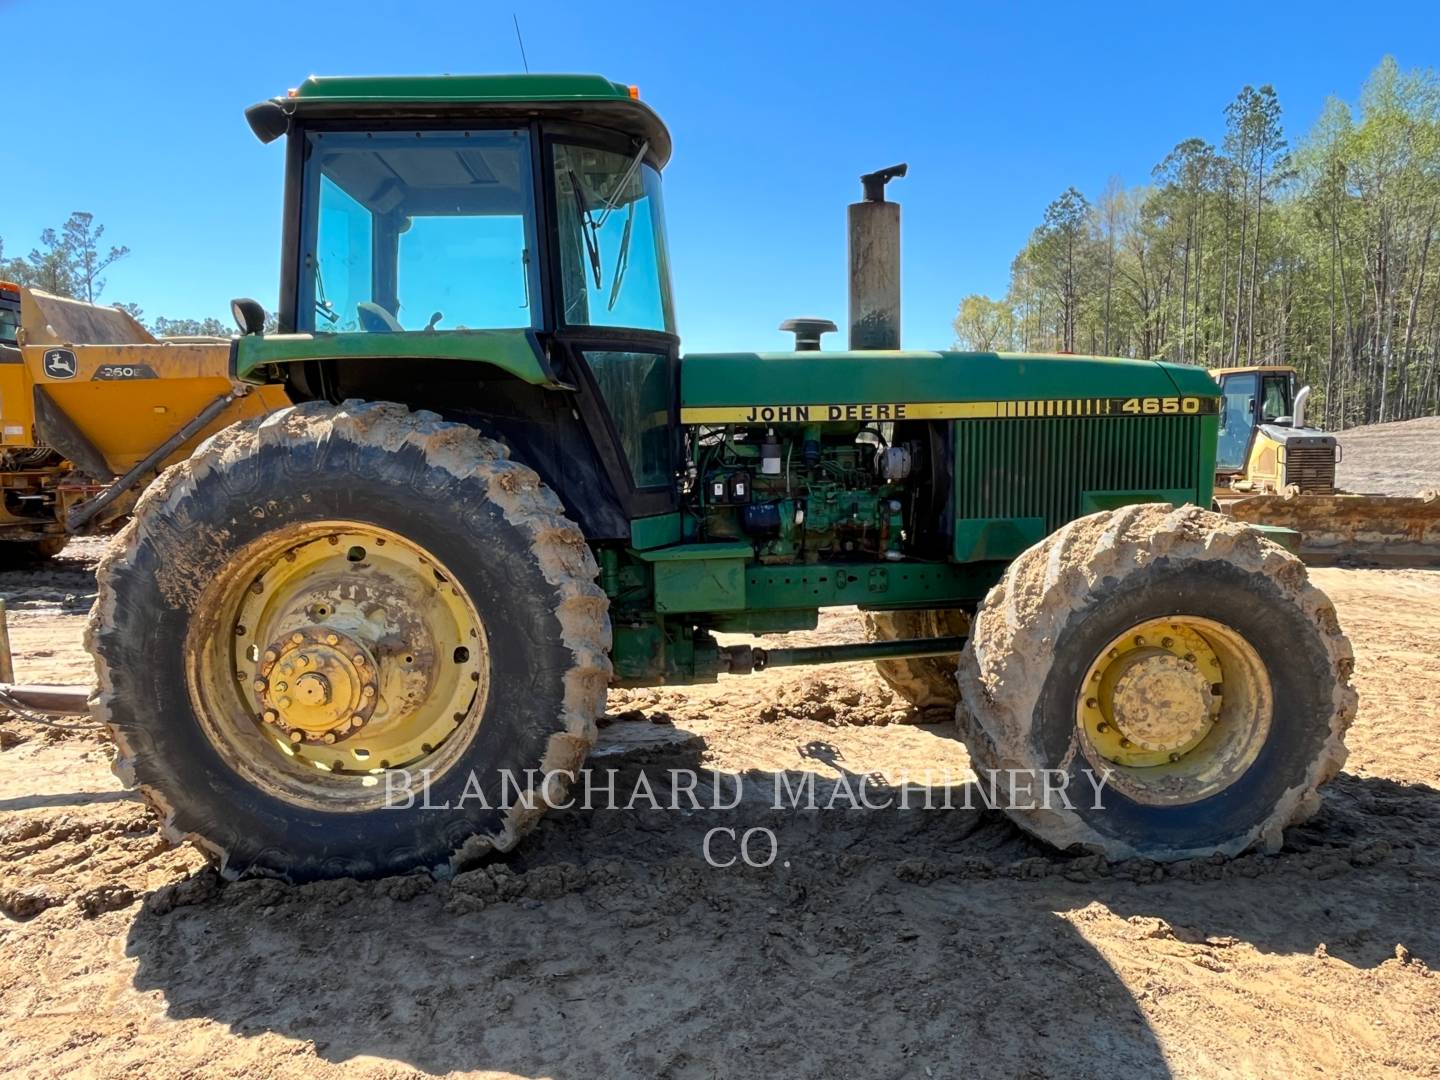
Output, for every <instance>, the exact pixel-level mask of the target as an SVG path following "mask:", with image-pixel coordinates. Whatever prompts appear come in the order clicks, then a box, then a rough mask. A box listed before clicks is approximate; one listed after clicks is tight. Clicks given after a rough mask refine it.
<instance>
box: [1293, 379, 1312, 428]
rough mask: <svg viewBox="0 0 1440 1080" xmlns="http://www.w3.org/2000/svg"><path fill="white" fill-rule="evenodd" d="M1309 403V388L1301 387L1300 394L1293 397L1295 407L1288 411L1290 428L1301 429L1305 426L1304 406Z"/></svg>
mask: <svg viewBox="0 0 1440 1080" xmlns="http://www.w3.org/2000/svg"><path fill="white" fill-rule="evenodd" d="M1309 401H1310V387H1308V386H1302V387H1301V388H1300V392H1299V393H1298V394H1296V395H1295V405H1294V407H1293V408H1292V409H1291V410H1290V426H1291V427H1296V428H1303V427H1304V426H1305V406H1306V404H1308V403H1309Z"/></svg>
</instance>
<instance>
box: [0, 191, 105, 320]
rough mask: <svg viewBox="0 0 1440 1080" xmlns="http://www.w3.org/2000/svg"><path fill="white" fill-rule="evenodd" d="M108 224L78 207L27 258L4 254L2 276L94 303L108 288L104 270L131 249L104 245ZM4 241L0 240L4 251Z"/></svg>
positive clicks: (48, 231)
mask: <svg viewBox="0 0 1440 1080" xmlns="http://www.w3.org/2000/svg"><path fill="white" fill-rule="evenodd" d="M104 235H105V226H104V225H96V224H95V215H94V214H89V213H86V212H85V211H83V210H76V211H75V212H74V213H72V214H71V215H70V217H69V218H67V219H66V221H65V224H64V225H62V226H61V227H60V228H59V229H46V230H44V231H43V232H41V234H40V243H39V245H38V246H36V247H33V248H31V249H30V254H29V255H27V256H25V257H24V258H23V259H4V258H0V277H3V278H4V279H5V280H7V281H17V282H19V283H20V284H21V285H24V286H25V287H27V288H32V289H41V290H43V291H44V292H48V293H53V294H54V295H56V296H68V297H70V298H71V299H75V300H87V301H89V302H90V303H94V302H95V299H96V297H98V296H99V295H100V294H101V293H102V292H104V290H105V279H104V278H102V277H101V276H100V274H101V273H102V272H103V271H104V270H105V269H106V267H108V266H110V264H111V263H114V262H115V261H117V260H119V259H123V258H124V257H125V256H126V255H128V254H129V253H130V249H129V248H127V247H111V248H109V249H108V250H105V249H102V248H101V246H100V239H101V237H103V236H104ZM3 251H4V244H3V242H0V255H3Z"/></svg>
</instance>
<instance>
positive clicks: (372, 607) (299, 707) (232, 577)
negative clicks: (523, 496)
mask: <svg viewBox="0 0 1440 1080" xmlns="http://www.w3.org/2000/svg"><path fill="white" fill-rule="evenodd" d="M199 610H200V611H201V612H202V613H204V614H205V615H206V616H208V617H204V618H200V619H197V620H196V623H195V625H194V627H193V628H192V631H191V634H190V640H189V642H188V650H187V651H188V655H189V659H190V663H189V668H190V678H191V687H190V689H191V696H192V699H193V700H194V702H195V705H196V711H197V713H198V715H199V716H200V717H201V721H202V724H203V725H204V727H205V729H206V733H207V735H209V737H210V739H211V741H212V742H213V743H214V744H215V745H216V747H217V748H218V749H219V750H220V751H221V753H222V755H223V756H224V757H225V758H226V760H227V761H228V762H229V763H230V764H231V765H233V766H234V767H235V768H236V769H237V770H238V771H240V772H241V773H242V774H243V775H245V776H246V777H247V778H248V779H249V780H251V781H252V782H253V783H255V784H257V785H258V786H260V787H262V788H264V789H266V790H268V791H270V792H272V793H274V794H277V795H279V796H281V797H283V798H286V799H289V800H291V801H294V802H299V803H302V804H305V805H314V806H317V807H323V808H325V809H369V808H372V807H374V806H375V805H379V804H380V803H381V801H382V800H383V799H384V798H386V797H387V796H388V797H392V798H393V797H394V795H395V794H396V793H395V792H394V790H393V788H394V786H395V785H394V784H393V783H391V784H390V785H387V786H386V787H387V788H388V789H389V790H388V791H382V790H381V788H382V785H381V783H380V780H379V776H380V774H382V773H384V772H385V771H386V770H387V769H404V770H406V773H407V774H413V775H419V774H428V775H429V777H430V778H432V779H433V778H434V777H435V776H438V775H439V774H440V773H441V772H443V771H444V770H445V769H447V768H448V767H449V766H450V765H451V764H453V763H454V760H455V759H456V757H457V756H458V754H459V752H460V751H461V750H462V749H463V748H464V746H465V745H467V744H469V743H470V742H471V741H472V740H473V737H474V734H475V729H476V728H477V726H478V723H479V717H480V715H481V713H483V707H484V703H485V700H486V697H487V695H488V690H489V670H490V665H489V655H488V649H487V645H486V638H485V633H484V627H483V625H482V623H481V621H480V617H479V615H478V614H477V612H476V610H475V607H474V605H473V604H472V603H471V602H470V599H469V597H468V596H466V595H465V594H464V591H463V590H462V589H461V587H460V586H459V584H458V582H457V581H456V579H455V577H454V575H453V574H451V572H450V571H449V570H448V569H447V568H446V567H445V566H443V565H442V564H441V563H440V562H439V561H438V560H436V559H435V558H434V556H433V555H431V554H430V553H429V552H427V551H426V550H425V549H424V548H422V547H420V546H419V545H417V544H415V543H413V542H412V541H410V540H407V539H406V538H404V537H402V536H399V535H398V534H396V533H393V532H390V531H389V530H385V529H380V528H376V527H374V526H370V525H361V524H358V523H353V522H341V521H330V522H317V523H310V524H306V525H304V526H295V527H290V528H287V529H284V530H280V531H277V532H276V533H274V534H272V535H270V536H267V537H264V538H262V539H261V540H259V541H257V542H255V543H253V544H251V545H249V547H247V548H246V549H245V550H243V551H242V552H241V553H240V555H239V556H238V557H237V558H235V559H233V560H232V561H231V563H230V564H229V566H227V567H226V569H225V570H224V571H223V572H222V573H221V574H220V575H219V576H218V577H217V579H216V580H215V581H214V582H212V583H211V584H210V586H209V587H208V589H207V591H206V593H205V595H204V596H203V597H202V601H201V604H200V606H199Z"/></svg>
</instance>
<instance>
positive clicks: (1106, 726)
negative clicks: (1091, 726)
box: [1095, 720, 1110, 735]
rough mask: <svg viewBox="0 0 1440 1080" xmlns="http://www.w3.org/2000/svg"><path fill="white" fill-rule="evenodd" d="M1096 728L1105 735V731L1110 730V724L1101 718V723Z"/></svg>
mask: <svg viewBox="0 0 1440 1080" xmlns="http://www.w3.org/2000/svg"><path fill="white" fill-rule="evenodd" d="M1095 730H1096V731H1098V732H1100V733H1101V734H1102V735H1103V734H1104V733H1105V732H1107V731H1109V730H1110V725H1109V724H1107V723H1106V722H1105V721H1104V720H1101V721H1100V723H1098V724H1096V725H1095Z"/></svg>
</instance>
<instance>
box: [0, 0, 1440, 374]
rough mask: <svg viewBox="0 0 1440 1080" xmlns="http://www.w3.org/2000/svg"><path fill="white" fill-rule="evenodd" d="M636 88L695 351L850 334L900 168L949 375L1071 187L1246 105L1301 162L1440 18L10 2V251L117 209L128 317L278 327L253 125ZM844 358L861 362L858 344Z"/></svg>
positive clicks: (271, 201) (973, 8) (1258, 10)
mask: <svg viewBox="0 0 1440 1080" xmlns="http://www.w3.org/2000/svg"><path fill="white" fill-rule="evenodd" d="M512 11H513V12H515V13H517V14H518V15H519V18H520V24H521V28H522V29H523V31H524V34H525V46H526V51H527V53H528V55H529V61H530V68H531V70H532V71H582V72H591V71H593V72H598V73H600V74H603V75H606V76H608V77H610V78H612V79H615V80H616V81H620V82H626V83H635V84H638V85H639V86H640V88H641V93H642V95H643V96H644V98H645V99H646V100H647V101H649V102H650V103H651V104H652V105H653V106H654V107H655V108H656V109H657V110H658V111H659V112H660V114H661V116H662V117H664V118H665V120H666V122H667V123H668V125H669V126H670V129H671V131H672V133H673V134H674V137H675V145H676V150H675V157H674V159H673V162H672V165H671V167H670V168H669V169H668V170H667V171H666V193H665V196H666V216H667V218H668V223H669V228H670V248H671V254H672V260H673V265H674V272H675V276H676V306H677V315H678V320H679V328H680V332H681V336H682V338H683V341H684V344H685V347H686V349H687V350H690V351H696V350H708V349H719V348H782V347H785V346H786V344H787V343H788V341H789V340H790V339H789V335H784V334H780V333H779V332H778V331H776V329H775V327H776V325H777V324H778V323H779V322H780V321H781V320H782V319H785V318H787V317H790V316H796V315H820V316H826V317H829V318H832V319H834V320H835V321H836V322H837V323H840V324H842V325H843V323H844V319H845V230H844V221H845V204H846V203H847V202H851V201H853V200H855V199H857V198H858V197H859V191H860V187H859V183H858V180H857V177H858V176H859V174H860V173H862V172H867V171H870V170H872V169H876V168H879V167H881V166H885V165H890V164H893V163H894V162H897V161H907V162H909V164H910V175H909V177H907V178H906V179H904V180H900V181H898V182H896V183H895V184H893V185H892V186H891V193H892V195H893V196H894V197H895V198H898V199H900V200H901V201H902V202H903V204H904V235H903V245H904V246H903V255H904V275H905V276H904V331H903V332H904V339H905V343H906V344H907V345H909V346H912V347H916V348H921V347H944V346H946V345H948V344H949V343H950V340H951V334H950V320H951V317H952V316H953V313H954V309H955V305H956V303H957V301H958V300H959V298H960V297H961V296H963V295H965V294H966V293H970V292H990V293H998V292H1001V291H1003V290H1004V288H1005V284H1006V278H1007V271H1008V265H1009V261H1010V259H1011V257H1012V256H1013V255H1014V253H1015V251H1016V250H1017V248H1018V247H1019V246H1020V245H1021V244H1022V243H1023V242H1024V239H1025V237H1026V235H1027V234H1028V233H1029V231H1030V230H1031V228H1033V227H1034V225H1035V223H1036V222H1037V221H1038V220H1039V218H1040V214H1041V211H1042V210H1043V208H1044V206H1045V204H1046V203H1047V202H1049V201H1050V200H1051V199H1052V198H1054V197H1055V196H1056V195H1057V194H1059V192H1061V191H1062V190H1063V189H1064V188H1065V187H1067V186H1068V185H1071V184H1074V185H1075V186H1077V187H1079V188H1080V189H1081V190H1083V191H1085V192H1086V193H1087V194H1090V195H1094V194H1096V193H1097V192H1098V191H1099V190H1100V189H1101V188H1102V187H1103V186H1104V184H1105V182H1106V181H1107V179H1108V178H1109V177H1111V176H1118V177H1119V178H1120V179H1121V180H1122V181H1123V182H1124V183H1126V184H1127V185H1135V184H1140V183H1144V182H1145V181H1146V180H1147V179H1148V177H1149V174H1150V169H1151V167H1152V166H1153V165H1154V164H1155V163H1156V162H1157V161H1159V160H1160V159H1161V158H1162V157H1163V156H1164V155H1165V154H1166V152H1167V151H1168V150H1169V149H1170V148H1171V147H1172V146H1173V145H1174V144H1175V143H1176V142H1179V141H1180V140H1181V139H1183V138H1186V137H1188V136H1192V135H1198V136H1201V137H1204V138H1209V139H1218V138H1219V137H1220V135H1221V133H1222V127H1223V114H1222V110H1223V108H1224V106H1225V104H1226V102H1228V101H1229V100H1230V99H1231V98H1232V97H1233V96H1234V95H1235V93H1236V92H1237V91H1238V90H1239V89H1240V87H1241V86H1243V85H1244V84H1245V83H1247V82H1251V83H1261V82H1270V83H1273V84H1274V85H1275V87H1276V89H1277V90H1278V92H1279V94H1280V100H1281V103H1282V106H1283V107H1284V110H1285V123H1286V127H1287V131H1288V133H1289V134H1290V136H1291V138H1292V141H1293V140H1294V139H1296V138H1298V137H1299V136H1300V135H1301V134H1302V133H1303V132H1304V131H1305V130H1306V128H1308V126H1309V124H1310V122H1311V121H1312V120H1313V119H1314V118H1315V116H1316V115H1317V113H1318V112H1319V110H1320V107H1321V104H1322V102H1323V100H1324V98H1325V97H1326V96H1327V95H1330V94H1336V95H1339V96H1341V97H1343V98H1346V99H1350V100H1353V99H1354V98H1355V97H1356V95H1357V94H1358V92H1359V88H1360V86H1361V84H1362V82H1363V81H1364V79H1365V77H1366V75H1367V74H1368V73H1369V72H1370V70H1371V69H1372V68H1373V67H1374V66H1375V64H1376V63H1377V62H1378V61H1379V60H1380V58H1381V57H1382V56H1383V55H1384V54H1386V53H1387V52H1388V53H1392V54H1394V55H1395V56H1396V58H1397V59H1398V60H1399V62H1400V64H1401V66H1402V67H1407V68H1408V67H1426V66H1437V65H1440V5H1437V4H1435V3H1433V2H1431V3H1408V2H1395V3H1386V4H1381V5H1376V6H1375V7H1372V8H1366V9H1364V10H1363V11H1357V9H1356V8H1355V6H1354V5H1353V3H1352V4H1348V5H1343V6H1342V5H1340V4H1334V5H1326V4H1313V3H1311V4H1295V5H1288V4H1283V3H1257V2H1254V0H1250V2H1248V3H1243V4H1226V3H1210V4H1206V5H1156V4H1153V3H1151V4H1143V5H1139V4H1137V5H1109V6H1101V5H1083V4H1075V3H1073V2H1071V3H1064V4H1038V3H1036V4H1025V5H1019V4H1017V5H1013V6H1012V5H1005V4H999V3H992V4H984V5H975V4H968V3H953V4H938V3H937V4H905V3H888V4H887V3H879V4H875V3H872V4H852V3H836V4H798V3H797V4H786V3H775V2H771V3H767V4H749V3H729V4H723V5H722V4H710V3H683V2H674V0H672V2H670V3H641V2H637V0H629V2H626V3H621V4H596V3H590V4H585V5H581V4H570V3H552V2H549V0H530V2H522V0H511V2H510V3H505V4H498V5H497V4H489V3H474V2H472V3H464V2H448V0H447V2H437V3H425V2H422V0H411V2H410V3H407V4H396V3H395V2H394V0H387V2H384V3H369V2H363V0H350V2H347V3H322V2H306V3H296V2H294V0H287V2H284V3H275V2H267V0H250V2H249V3H246V4H244V5H229V4H225V5H222V4H207V3H195V2H193V0H192V2H191V3H183V4H182V3H173V4H172V3H146V2H144V0H135V2H132V3H127V4H116V3H113V2H104V3H100V2H89V0H0V25H3V29H4V38H5V40H6V41H7V42H8V43H9V47H8V48H7V49H6V58H5V76H6V78H5V83H6V101H7V106H8V107H7V109H6V110H5V113H6V124H7V125H8V127H9V128H10V130H9V131H8V132H7V137H6V138H5V139H4V140H3V149H0V177H3V179H0V190H3V191H4V193H5V198H4V199H3V201H0V237H4V239H5V246H6V254H7V255H17V254H23V253H24V252H25V251H28V250H29V248H30V247H31V246H32V244H33V243H34V242H35V240H36V238H37V235H38V233H39V231H40V230H41V229H42V228H43V227H45V226H47V225H58V224H59V223H60V222H62V221H63V220H64V219H65V217H66V216H67V215H68V214H69V213H70V211H72V210H89V211H91V212H93V213H94V214H95V215H96V216H97V218H98V219H99V220H100V221H102V222H104V223H105V225H106V226H107V229H108V233H107V238H108V239H109V240H110V241H111V242H114V243H123V244H127V245H128V246H129V247H130V248H131V249H132V252H133V254H131V255H130V256H129V257H128V258H127V259H125V260H124V261H123V262H122V263H119V264H117V265H116V266H115V267H113V268H112V270H111V272H110V274H109V282H110V284H109V287H108V289H107V291H106V293H105V296H104V299H106V300H108V301H112V302H114V301H122V300H128V301H133V302H135V303H138V304H140V305H141V307H143V308H144V309H145V312H146V314H147V316H156V315H166V316H169V317H171V318H179V317H203V316H206V315H215V316H217V317H222V318H224V317H226V312H227V310H228V302H229V299H230V297H232V296H237V295H253V296H255V297H257V298H258V299H260V300H261V301H262V302H263V303H264V304H266V306H267V307H273V305H274V301H275V292H276V287H277V280H278V275H279V269H278V267H279V230H280V181H281V173H282V163H281V157H282V155H281V151H280V147H279V145H278V144H275V145H271V146H268V147H266V146H261V145H260V144H259V143H258V142H257V141H256V140H255V139H254V137H253V136H252V135H251V134H250V132H249V129H248V128H247V127H246V125H245V122H244V119H243V116H242V110H243V109H244V107H245V106H246V105H249V104H251V103H252V102H254V101H258V100H260V99H262V98H265V97H269V96H272V95H274V94H277V93H283V92H284V91H285V89H286V88H287V87H290V86H293V85H295V84H296V83H298V82H299V81H300V80H301V79H303V78H304V77H305V76H306V75H308V74H312V73H314V74H373V73H416V72H480V71H506V70H518V69H519V65H520V55H519V50H518V49H517V47H516V43H515V35H514V30H513V27H512V25H511V13H512ZM831 344H832V345H833V344H838V342H836V341H835V339H831Z"/></svg>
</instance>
